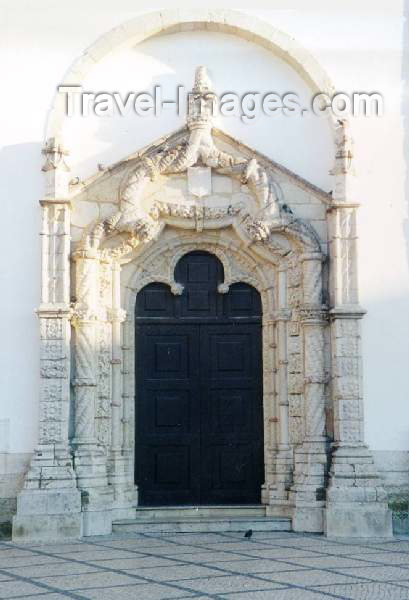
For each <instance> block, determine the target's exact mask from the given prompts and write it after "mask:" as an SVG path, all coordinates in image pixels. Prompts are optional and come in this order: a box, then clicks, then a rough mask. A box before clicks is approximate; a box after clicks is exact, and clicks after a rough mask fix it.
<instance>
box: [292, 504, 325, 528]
mask: <svg viewBox="0 0 409 600" xmlns="http://www.w3.org/2000/svg"><path fill="white" fill-rule="evenodd" d="M292 524H293V531H297V532H299V533H301V532H304V533H322V532H323V530H324V503H322V504H321V503H319V502H315V503H314V504H313V505H312V506H305V505H304V506H296V507H295V509H294V516H293V520H292Z"/></svg>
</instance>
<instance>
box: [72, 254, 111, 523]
mask: <svg viewBox="0 0 409 600" xmlns="http://www.w3.org/2000/svg"><path fill="white" fill-rule="evenodd" d="M73 259H74V261H75V266H76V298H77V302H76V303H75V305H74V309H73V317H72V323H73V326H74V328H75V344H74V348H75V355H74V356H75V378H74V380H73V386H74V390H75V402H74V426H75V427H74V438H73V440H72V445H73V447H74V449H75V452H74V466H75V473H76V476H77V485H78V488H79V489H80V490H81V498H82V511H83V535H102V534H107V533H111V531H112V516H111V508H112V492H111V490H110V489H109V488H108V480H107V466H106V454H105V452H104V450H103V448H102V447H100V446H99V445H98V442H97V438H96V434H95V410H96V400H97V398H96V396H97V361H98V347H97V322H98V319H99V310H100V307H99V286H98V275H99V257H98V251H97V250H95V249H90V248H87V249H84V250H78V251H77V252H76V253H75V254H74V256H73Z"/></svg>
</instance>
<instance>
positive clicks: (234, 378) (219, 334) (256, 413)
mask: <svg viewBox="0 0 409 600" xmlns="http://www.w3.org/2000/svg"><path fill="white" fill-rule="evenodd" d="M239 332H240V333H239ZM260 340H261V330H260V325H259V324H256V323H254V324H250V325H246V324H244V323H238V324H233V325H218V326H213V325H204V326H201V334H200V343H201V349H202V357H208V361H206V360H204V359H203V358H202V360H201V364H200V367H201V388H202V415H201V421H202V436H201V455H202V465H203V472H202V478H201V480H202V485H201V498H202V502H205V503H208V504H212V503H228V504H234V503H249V502H251V503H253V502H254V503H255V502H259V501H260V485H261V484H260V479H261V478H262V465H263V437H262V435H260V433H261V431H262V402H261V356H260V354H261V344H260Z"/></svg>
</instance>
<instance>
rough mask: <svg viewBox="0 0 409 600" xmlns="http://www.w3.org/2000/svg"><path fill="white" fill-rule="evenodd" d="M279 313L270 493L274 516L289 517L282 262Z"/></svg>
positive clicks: (285, 314)
mask: <svg viewBox="0 0 409 600" xmlns="http://www.w3.org/2000/svg"><path fill="white" fill-rule="evenodd" d="M277 279H278V282H277V283H278V286H277V287H278V310H277V311H276V314H275V326H276V333H277V344H276V346H277V348H276V350H277V399H278V428H277V434H278V444H277V450H276V455H275V464H274V486H273V487H272V489H271V490H270V501H269V505H270V508H269V510H268V512H269V513H271V514H275V515H277V514H282V515H285V516H287V515H289V514H290V501H289V489H290V487H291V483H292V470H293V464H294V457H293V450H292V448H291V446H290V441H289V402H288V351H287V326H288V321H289V320H290V311H289V309H288V303H287V265H286V263H285V261H282V262H281V263H280V265H279V268H278V277H277Z"/></svg>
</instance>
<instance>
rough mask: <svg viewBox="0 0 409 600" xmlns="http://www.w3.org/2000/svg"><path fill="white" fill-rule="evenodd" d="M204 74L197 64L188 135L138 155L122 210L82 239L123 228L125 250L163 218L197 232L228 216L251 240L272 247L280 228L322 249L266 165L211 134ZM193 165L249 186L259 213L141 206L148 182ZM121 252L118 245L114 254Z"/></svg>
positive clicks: (210, 98) (98, 238) (155, 231)
mask: <svg viewBox="0 0 409 600" xmlns="http://www.w3.org/2000/svg"><path fill="white" fill-rule="evenodd" d="M205 72H206V70H205V69H204V67H199V68H198V70H197V72H196V78H195V87H194V90H195V91H194V93H193V95H192V96H191V98H193V100H192V103H193V105H192V106H190V107H189V114H188V116H187V129H186V133H185V136H184V137H183V138H182V139H180V138H179V139H178V140H177V141H175V142H174V143H173V144H172V143H169V144H168V143H165V144H162V146H159V147H156V146H155V147H152V148H151V149H149V150H148V151H147V152H146V153H145V154H144V155H143V156H142V157H141V158H140V159H139V161H138V162H137V164H136V167H135V168H134V169H132V170H131V171H130V173H129V174H128V176H127V178H126V181H125V183H124V185H123V186H122V189H121V191H120V202H119V209H118V210H117V211H116V212H114V213H113V214H112V215H111V216H109V217H107V218H105V219H103V220H101V221H99V222H98V223H97V224H96V225H94V226H93V227H92V228H91V230H89V231H87V234H86V237H85V239H84V240H83V246H84V247H85V248H98V247H99V246H100V244H101V242H102V240H103V238H104V237H106V236H107V235H110V234H112V233H114V232H120V233H122V234H125V235H127V236H128V238H129V239H127V240H125V241H124V244H123V246H122V248H121V249H120V250H119V252H120V253H122V254H124V253H126V252H130V251H132V248H135V247H137V245H138V244H139V243H140V242H148V241H149V240H152V239H153V238H155V237H157V236H158V235H159V233H160V231H161V227H162V226H163V225H162V221H163V220H165V221H166V219H171V220H172V219H175V218H177V219H183V220H185V221H187V222H188V223H189V222H190V225H189V224H188V225H187V226H188V227H192V228H195V229H197V230H198V231H201V230H202V229H203V228H204V227H205V221H210V222H211V221H213V220H223V221H226V219H227V220H228V222H229V223H228V224H231V225H233V226H234V227H237V228H239V229H241V231H242V235H244V236H246V237H247V238H248V239H249V240H253V241H256V242H262V243H265V244H267V245H268V244H269V243H270V242H271V237H272V233H273V232H274V231H281V232H283V233H284V234H288V233H290V234H291V235H292V236H293V239H297V240H298V242H299V243H300V244H301V246H309V247H311V248H314V249H316V250H319V249H320V242H319V239H318V237H317V236H316V234H315V232H314V230H313V229H312V228H311V226H310V225H309V224H308V223H306V222H304V221H302V220H300V219H297V218H296V217H295V216H294V215H293V214H292V211H291V209H289V208H288V205H287V204H285V203H284V202H283V198H282V192H281V188H280V186H279V185H278V184H277V182H276V181H275V179H274V177H273V175H272V172H271V170H270V169H269V167H268V164H264V163H262V162H260V161H259V160H257V159H256V158H255V157H252V158H246V157H244V156H238V155H235V156H233V155H231V154H228V153H226V152H225V151H223V150H221V149H219V148H218V147H217V145H216V144H215V141H214V139H213V136H212V115H213V103H214V95H213V94H212V93H211V92H209V89H208V85H209V79H208V77H207V74H205ZM204 82H206V84H205V83H204ZM195 165H201V166H203V165H204V166H206V167H208V168H212V169H213V170H215V171H217V172H218V173H221V174H224V175H228V176H229V177H232V178H234V179H237V180H238V181H240V182H241V183H242V184H245V185H246V186H247V188H248V189H249V190H250V192H251V193H252V194H253V196H254V198H255V200H256V203H257V214H256V215H254V214H252V213H251V212H250V211H249V210H248V209H247V208H246V207H245V206H244V205H243V204H242V203H236V204H235V205H229V206H226V207H203V206H202V205H201V204H200V203H199V204H174V203H171V202H166V201H161V202H156V203H155V204H154V206H153V207H152V208H151V209H150V210H149V211H148V212H147V211H146V210H145V209H144V208H143V204H142V201H141V200H142V196H143V193H144V190H145V188H146V185H147V184H148V183H149V182H150V181H154V180H155V179H157V177H158V176H159V175H163V174H177V173H185V172H186V171H187V170H188V169H189V168H191V167H193V166H195ZM171 222H172V221H171ZM223 225H224V226H225V225H226V223H223ZM131 240H132V241H131ZM118 255H120V254H118V249H117V250H116V254H115V256H118Z"/></svg>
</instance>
